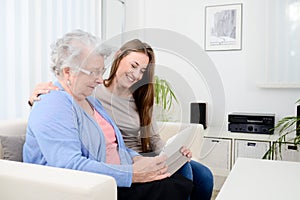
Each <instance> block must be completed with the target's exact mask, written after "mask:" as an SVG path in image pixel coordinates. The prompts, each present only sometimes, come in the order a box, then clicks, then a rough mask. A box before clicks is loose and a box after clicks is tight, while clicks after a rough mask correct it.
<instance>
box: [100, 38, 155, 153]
mask: <svg viewBox="0 0 300 200" xmlns="http://www.w3.org/2000/svg"><path fill="white" fill-rule="evenodd" d="M131 52H141V53H144V54H145V55H147V56H148V58H149V63H148V65H147V68H146V71H145V72H144V74H143V77H142V79H141V80H140V81H138V82H136V83H135V84H134V85H132V86H131V88H130V90H131V91H132V95H133V98H134V101H135V104H136V107H137V111H138V113H139V118H140V126H141V130H140V131H141V143H142V151H143V152H149V151H150V150H151V149H150V131H151V130H150V127H151V126H150V124H151V119H152V111H153V110H152V108H153V103H154V86H153V78H154V70H155V69H154V68H155V56H154V52H153V49H152V48H151V46H149V45H148V44H147V43H144V42H141V41H140V40H138V39H134V40H130V41H128V42H127V43H125V44H124V45H123V46H122V47H121V48H120V50H119V51H118V52H117V55H116V57H115V59H114V61H113V63H112V67H111V71H110V75H109V77H108V78H107V79H106V80H105V81H104V85H105V86H106V87H108V86H110V85H111V83H112V80H113V79H114V77H115V76H116V72H117V70H118V68H119V65H120V62H121V60H122V59H123V58H124V57H125V56H127V55H128V54H130V53H131Z"/></svg>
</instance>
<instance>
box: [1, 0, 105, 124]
mask: <svg viewBox="0 0 300 200" xmlns="http://www.w3.org/2000/svg"><path fill="white" fill-rule="evenodd" d="M0 27H1V31H0V58H1V59H0V69H1V71H0V81H1V84H0V92H1V98H0V99H1V100H0V119H13V118H27V117H28V114H29V111H30V108H29V106H28V104H27V100H28V98H29V95H30V93H31V92H32V90H33V88H34V86H35V85H36V84H37V83H39V82H46V81H50V80H54V77H53V76H52V73H51V72H50V68H49V55H50V48H49V47H50V44H51V43H52V42H53V41H54V40H55V39H57V38H58V37H61V36H62V35H63V34H65V33H66V32H69V31H71V30H74V29H82V30H85V31H89V32H91V33H93V34H96V35H98V36H99V37H101V35H100V34H101V1H100V0H1V6H0Z"/></svg>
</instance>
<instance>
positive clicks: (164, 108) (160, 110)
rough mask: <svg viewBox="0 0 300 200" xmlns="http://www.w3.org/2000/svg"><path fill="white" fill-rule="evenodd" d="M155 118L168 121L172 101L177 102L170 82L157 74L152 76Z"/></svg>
mask: <svg viewBox="0 0 300 200" xmlns="http://www.w3.org/2000/svg"><path fill="white" fill-rule="evenodd" d="M154 91H155V100H154V103H155V105H156V114H157V115H156V118H157V119H158V120H159V121H170V120H171V116H172V108H173V106H174V103H178V100H177V98H176V95H175V93H174V91H173V88H172V87H171V85H170V83H169V82H168V81H167V80H165V79H162V78H159V77H158V76H155V77H154Z"/></svg>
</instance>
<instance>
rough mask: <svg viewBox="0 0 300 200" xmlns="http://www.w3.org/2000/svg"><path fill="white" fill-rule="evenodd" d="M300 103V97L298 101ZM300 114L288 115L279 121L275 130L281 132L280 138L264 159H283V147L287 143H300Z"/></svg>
mask: <svg viewBox="0 0 300 200" xmlns="http://www.w3.org/2000/svg"><path fill="white" fill-rule="evenodd" d="M296 104H300V99H299V100H298V101H297V102H296ZM299 122H300V116H287V117H284V118H282V119H281V120H279V121H278V123H277V124H276V125H275V127H274V132H275V131H276V132H277V133H278V134H279V138H278V139H277V140H276V141H275V142H273V144H272V146H271V147H270V149H269V150H268V151H267V152H266V153H265V155H264V156H263V158H264V159H271V158H272V156H273V158H276V159H277V158H278V157H279V158H280V159H282V154H281V152H282V147H283V144H285V143H292V144H293V145H295V146H297V145H299V144H300V134H296V133H297V132H299V131H300V123H299Z"/></svg>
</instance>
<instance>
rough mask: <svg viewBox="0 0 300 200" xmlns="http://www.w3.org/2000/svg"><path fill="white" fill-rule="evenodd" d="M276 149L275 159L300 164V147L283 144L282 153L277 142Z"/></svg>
mask: <svg viewBox="0 0 300 200" xmlns="http://www.w3.org/2000/svg"><path fill="white" fill-rule="evenodd" d="M275 147H276V153H275V155H273V159H275V160H285V161H295V162H300V152H299V149H300V145H294V144H293V143H283V144H282V147H281V153H280V152H279V143H277V142H275Z"/></svg>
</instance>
